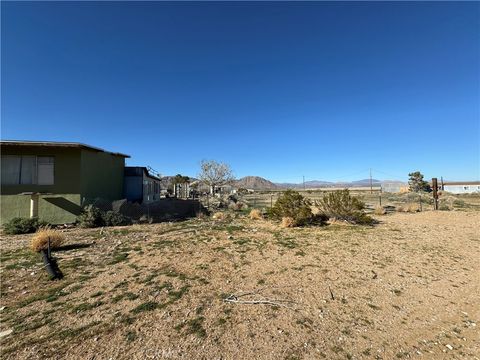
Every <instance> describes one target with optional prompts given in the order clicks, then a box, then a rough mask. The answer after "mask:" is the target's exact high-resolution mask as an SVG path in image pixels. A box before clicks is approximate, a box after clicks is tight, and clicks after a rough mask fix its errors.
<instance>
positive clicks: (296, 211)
mask: <svg viewBox="0 0 480 360" xmlns="http://www.w3.org/2000/svg"><path fill="white" fill-rule="evenodd" d="M311 205H312V203H311V201H310V200H309V199H306V198H304V197H303V196H302V195H300V193H298V192H297V191H293V190H287V191H284V192H283V193H282V195H280V196H279V197H278V199H277V201H276V202H275V205H273V207H272V208H270V209H269V210H268V215H269V216H270V217H271V218H274V219H277V220H282V219H283V218H291V219H293V221H294V226H303V225H307V224H314V223H317V224H321V223H322V222H323V221H324V220H325V218H324V216H323V215H322V214H320V215H314V214H313V213H312V209H311Z"/></svg>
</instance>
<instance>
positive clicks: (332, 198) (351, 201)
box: [317, 189, 375, 225]
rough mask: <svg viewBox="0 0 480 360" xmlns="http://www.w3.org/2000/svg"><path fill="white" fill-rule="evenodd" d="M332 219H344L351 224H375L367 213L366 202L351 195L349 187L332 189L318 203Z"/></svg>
mask: <svg viewBox="0 0 480 360" xmlns="http://www.w3.org/2000/svg"><path fill="white" fill-rule="evenodd" d="M317 205H318V207H319V208H320V210H321V211H322V212H323V213H324V214H325V215H326V216H328V218H330V219H337V220H344V221H347V222H349V223H351V224H360V225H373V224H374V223H375V220H374V219H373V218H371V217H370V216H368V215H367V214H365V212H364V210H365V203H364V202H363V201H361V200H360V199H358V198H356V197H355V196H352V195H350V192H349V191H348V189H345V190H337V191H332V192H329V193H327V194H325V195H324V196H323V198H322V199H321V200H320V201H319V202H318V203H317Z"/></svg>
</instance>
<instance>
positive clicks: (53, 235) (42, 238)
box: [30, 226, 65, 252]
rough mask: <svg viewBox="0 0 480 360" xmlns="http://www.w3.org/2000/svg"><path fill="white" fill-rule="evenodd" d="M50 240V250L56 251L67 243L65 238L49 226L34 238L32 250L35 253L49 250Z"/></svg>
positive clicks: (41, 229)
mask: <svg viewBox="0 0 480 360" xmlns="http://www.w3.org/2000/svg"><path fill="white" fill-rule="evenodd" d="M49 240H50V248H51V249H56V248H58V247H60V246H61V245H62V244H63V242H64V241H65V236H64V235H63V234H62V233H61V232H59V231H57V230H54V229H51V228H50V227H48V226H45V227H42V228H40V229H39V230H38V231H37V232H36V233H35V235H34V236H33V238H32V241H31V243H30V248H31V249H32V250H33V251H35V252H40V251H42V250H47V248H48V241H49Z"/></svg>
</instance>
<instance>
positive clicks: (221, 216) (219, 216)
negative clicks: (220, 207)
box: [212, 211, 229, 221]
mask: <svg viewBox="0 0 480 360" xmlns="http://www.w3.org/2000/svg"><path fill="white" fill-rule="evenodd" d="M228 218H229V216H228V214H226V213H224V212H220V211H218V212H216V213H214V214H213V215H212V219H213V220H220V221H222V220H228Z"/></svg>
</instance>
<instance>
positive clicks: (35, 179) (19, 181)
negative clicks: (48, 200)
mask: <svg viewBox="0 0 480 360" xmlns="http://www.w3.org/2000/svg"><path fill="white" fill-rule="evenodd" d="M5 157H18V158H19V159H20V164H19V169H18V171H19V172H18V176H17V179H16V180H15V181H16V182H15V183H4V182H3V176H2V181H1V185H2V186H31V185H35V186H52V185H55V155H16V154H2V155H1V159H2V161H3V159H4V158H5ZM28 157H33V158H35V160H34V162H33V169H34V170H33V176H32V178H33V180H32V182H29V183H22V181H23V176H22V173H23V172H24V171H22V170H23V164H24V158H28ZM40 157H42V158H50V159H52V163H51V166H52V183H48V184H39V181H38V170H39V166H38V158H40Z"/></svg>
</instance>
